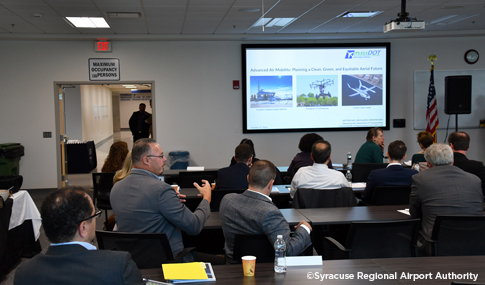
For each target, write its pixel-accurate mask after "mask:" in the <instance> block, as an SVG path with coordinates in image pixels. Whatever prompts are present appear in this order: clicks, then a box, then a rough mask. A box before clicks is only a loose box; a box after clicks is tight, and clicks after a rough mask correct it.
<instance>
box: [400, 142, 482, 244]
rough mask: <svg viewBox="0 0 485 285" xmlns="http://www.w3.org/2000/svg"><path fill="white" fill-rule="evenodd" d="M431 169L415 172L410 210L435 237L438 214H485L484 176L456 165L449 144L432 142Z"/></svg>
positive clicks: (429, 156)
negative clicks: (478, 175) (479, 176)
mask: <svg viewBox="0 0 485 285" xmlns="http://www.w3.org/2000/svg"><path fill="white" fill-rule="evenodd" d="M424 157H425V158H426V161H427V162H428V166H429V169H427V170H426V171H423V172H420V173H418V174H415V175H413V181H412V183H413V184H412V186H411V195H410V197H409V198H410V201H409V203H410V205H409V211H410V213H411V217H412V218H421V228H422V229H423V231H424V232H425V233H426V234H427V235H429V236H431V232H432V230H433V225H434V220H435V218H436V216H444V215H447V216H453V215H455V216H458V215H470V216H474V215H476V216H482V215H483V195H482V187H481V182H480V179H479V178H478V177H477V176H475V175H473V174H470V173H468V172H465V171H463V170H461V169H460V168H458V167H454V166H453V165H452V164H453V150H452V149H451V147H449V146H448V145H445V144H441V143H437V144H433V145H431V146H430V147H429V148H427V149H426V151H425V152H424Z"/></svg>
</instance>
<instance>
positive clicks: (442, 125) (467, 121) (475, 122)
mask: <svg viewBox="0 0 485 285" xmlns="http://www.w3.org/2000/svg"><path fill="white" fill-rule="evenodd" d="M453 75H471V76H472V113H471V114H459V115H458V127H459V128H477V127H479V125H480V120H485V70H483V69H473V70H435V71H434V85H435V89H436V100H437V103H438V119H439V127H438V129H446V126H447V123H448V118H450V126H449V127H450V129H454V128H455V115H448V114H445V77H446V76H453ZM429 76H430V71H429V70H416V71H414V129H415V130H424V129H426V104H427V98H428V88H429ZM450 116H451V117H450Z"/></svg>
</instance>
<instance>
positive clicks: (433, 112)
mask: <svg viewBox="0 0 485 285" xmlns="http://www.w3.org/2000/svg"><path fill="white" fill-rule="evenodd" d="M428 60H429V61H430V62H431V70H430V73H431V74H430V77H429V88H428V100H427V106H426V131H427V132H429V133H431V135H432V136H433V141H434V142H435V143H436V141H437V130H438V125H439V120H438V106H437V105H438V104H437V102H436V90H435V87H434V72H433V71H434V61H435V60H438V58H437V57H436V55H434V54H431V55H430V56H428Z"/></svg>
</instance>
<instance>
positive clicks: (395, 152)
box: [362, 141, 418, 204]
mask: <svg viewBox="0 0 485 285" xmlns="http://www.w3.org/2000/svg"><path fill="white" fill-rule="evenodd" d="M406 151H407V148H406V145H405V144H404V142H403V141H393V142H392V143H390V144H389V147H388V148H387V156H388V157H389V165H387V168H384V169H377V170H373V171H371V173H370V174H369V177H368V178H367V184H366V187H365V190H364V193H362V201H363V202H364V203H366V204H370V203H371V200H372V195H373V193H374V189H375V188H376V187H377V186H400V185H409V186H411V183H412V176H413V175H414V174H416V173H418V172H417V171H416V170H414V169H407V168H404V167H402V161H403V160H404V159H405V158H406Z"/></svg>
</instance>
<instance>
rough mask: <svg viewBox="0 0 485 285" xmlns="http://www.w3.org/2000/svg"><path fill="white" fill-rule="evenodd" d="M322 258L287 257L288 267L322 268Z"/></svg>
mask: <svg viewBox="0 0 485 285" xmlns="http://www.w3.org/2000/svg"><path fill="white" fill-rule="evenodd" d="M322 264H323V262H322V256H321V255H317V256H291V257H286V266H311V265H320V266H322Z"/></svg>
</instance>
